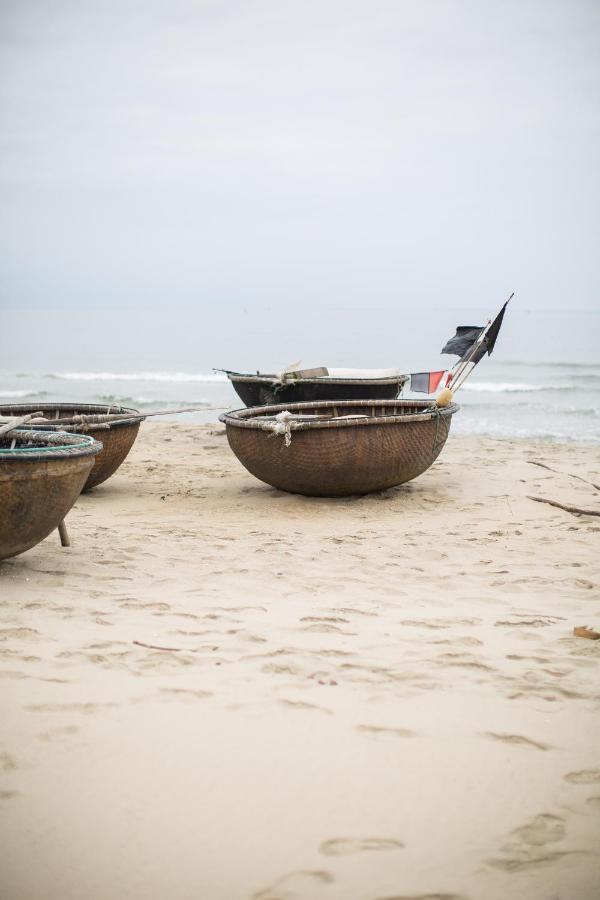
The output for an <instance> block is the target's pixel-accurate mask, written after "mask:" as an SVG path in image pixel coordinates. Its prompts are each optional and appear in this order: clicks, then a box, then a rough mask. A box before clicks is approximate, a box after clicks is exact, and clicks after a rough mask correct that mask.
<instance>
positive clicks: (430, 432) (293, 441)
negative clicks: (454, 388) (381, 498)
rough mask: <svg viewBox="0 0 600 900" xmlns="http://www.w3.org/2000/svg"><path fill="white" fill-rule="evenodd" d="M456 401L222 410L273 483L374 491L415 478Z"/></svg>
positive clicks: (234, 445)
mask: <svg viewBox="0 0 600 900" xmlns="http://www.w3.org/2000/svg"><path fill="white" fill-rule="evenodd" d="M458 408H459V407H458V406H457V405H456V404H455V403H450V404H449V405H448V406H445V407H437V406H436V405H435V401H432V400H426V401H422V400H373V401H370V402H365V401H363V400H346V401H332V402H323V403H294V404H289V405H287V406H286V405H279V406H263V407H258V408H253V409H238V410H234V411H233V412H229V413H226V414H224V415H222V416H221V417H220V418H221V421H222V422H224V423H225V427H226V430H227V439H228V441H229V445H230V447H231V449H232V450H233V452H234V453H235V455H236V456H237V458H238V459H239V461H240V462H241V463H242V464H243V465H244V466H245V467H246V468H247V469H248V471H249V472H251V473H252V474H253V475H255V476H256V477H257V478H259V479H260V480H261V481H265V482H266V483H267V484H270V485H272V486H273V487H276V488H279V489H280V490H283V491H290V492H291V493H295V494H306V495H308V496H315V497H343V496H348V495H351V494H369V493H371V492H373V491H382V490H385V489H386V488H390V487H394V486H395V485H398V484H403V483H404V482H405V481H411V479H413V478H416V477H417V476H418V475H421V473H422V472H425V470H426V469H428V468H429V467H430V466H431V464H432V463H433V462H434V461H435V460H436V459H437V457H438V456H439V454H440V452H441V450H442V448H443V446H444V444H445V443H446V439H447V437H448V432H449V431H450V423H451V421H452V416H453V415H454V413H455V412H456V411H457V410H458Z"/></svg>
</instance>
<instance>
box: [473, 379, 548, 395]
mask: <svg viewBox="0 0 600 900" xmlns="http://www.w3.org/2000/svg"><path fill="white" fill-rule="evenodd" d="M563 389H564V386H563V385H561V386H560V388H557V387H556V386H555V385H546V384H525V383H521V382H513V381H470V382H467V383H466V384H465V385H464V387H463V388H462V390H463V391H480V392H481V393H490V394H511V393H515V394H523V393H529V392H531V391H552V390H563Z"/></svg>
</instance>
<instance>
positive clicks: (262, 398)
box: [229, 375, 402, 406]
mask: <svg viewBox="0 0 600 900" xmlns="http://www.w3.org/2000/svg"><path fill="white" fill-rule="evenodd" d="M249 378H250V376H243V380H242V379H240V378H239V377H238V378H236V377H235V375H230V376H229V379H230V381H231V383H232V385H233V387H234V389H235V392H236V394H237V395H238V397H239V398H240V399H241V400H242V402H243V403H245V404H246V406H267V405H270V404H280V403H303V402H313V401H318V400H393V399H394V398H395V397H397V396H398V394H399V393H400V389H401V387H402V380H401V379H367V378H365V379H362V380H360V381H359V380H357V379H342V378H338V379H335V380H325V379H323V378H321V379H306V380H304V379H303V380H301V381H294V382H290V383H288V384H281V385H275V384H273V380H272V379H270V378H258V377H257V376H254V377H253V378H252V380H248V379H249Z"/></svg>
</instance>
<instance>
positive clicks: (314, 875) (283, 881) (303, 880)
mask: <svg viewBox="0 0 600 900" xmlns="http://www.w3.org/2000/svg"><path fill="white" fill-rule="evenodd" d="M333 881H334V878H333V875H332V874H331V872H326V871H324V870H322V869H317V870H314V871H298V872H290V873H289V875H284V876H283V878H279V879H278V880H277V881H275V882H274V883H273V884H272V885H270V886H269V887H266V888H263V889H262V890H260V891H255V893H254V894H252V900H305V898H307V897H315V896H316V893H315V892H316V891H318V890H319V888H320V887H323V886H324V885H329V884H331V883H332V882H333Z"/></svg>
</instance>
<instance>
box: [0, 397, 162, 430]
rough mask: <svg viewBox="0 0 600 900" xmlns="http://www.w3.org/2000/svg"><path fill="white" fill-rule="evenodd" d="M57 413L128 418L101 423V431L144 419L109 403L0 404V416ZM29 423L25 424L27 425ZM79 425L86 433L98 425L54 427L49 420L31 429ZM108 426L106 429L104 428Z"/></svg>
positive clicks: (64, 424) (141, 415) (135, 411)
mask: <svg viewBox="0 0 600 900" xmlns="http://www.w3.org/2000/svg"><path fill="white" fill-rule="evenodd" d="M56 410H58V411H59V412H60V411H62V412H63V413H64V415H63V416H62V417H61V418H64V419H66V418H69V414H70V413H72V415H73V417H74V416H83V417H85V416H105V415H117V416H125V415H126V416H129V418H127V419H120V420H118V421H114V422H103V423H101V424H102V425H103V429H102V430H109V429H110V428H122V427H123V426H130V425H132V424H134V423H138V422H143V421H144V419H145V418H146V417H145V415H144V414H143V413H141V412H140V411H139V410H137V409H133V407H128V406H120V405H119V404H114V403H113V404H109V403H63V402H57V403H47V402H46V403H0V414H1V413H2V412H3V411H10V412H13V414H14V413H15V412H20V413H21V415H25V416H26V415H27V414H28V413H35V412H41V413H44V412H48V411H51V412H56ZM28 424H29V423H26V425H28ZM78 425H80V426H81V427H82V429H84V428H85V430H86V431H89V430H92V431H93V430H94V426H95V425H98V423H96V422H86V421H85V419H84V421H81V422H75V421H71V422H61V423H60V424H58V425H54V424H53V422H52V419H49V420H48V421H47V422H32V423H31V427H32V428H35V429H36V430H37V429H39V430H40V431H42V430H43V431H45V430H51V429H54V430H57V429H58V430H59V431H62V430H63V429H65V430H66V429H71V428H73V427H74V426H78ZM106 426H108V428H107V427H106Z"/></svg>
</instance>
